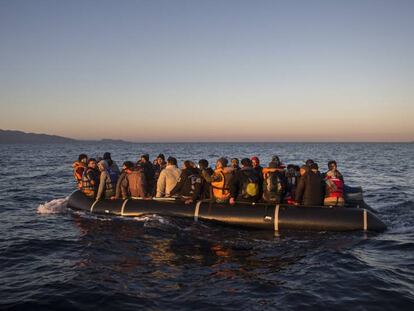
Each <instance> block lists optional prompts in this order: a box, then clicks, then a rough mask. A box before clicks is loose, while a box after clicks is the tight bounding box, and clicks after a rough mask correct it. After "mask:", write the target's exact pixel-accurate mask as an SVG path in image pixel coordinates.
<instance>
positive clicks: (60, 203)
mask: <svg viewBox="0 0 414 311" xmlns="http://www.w3.org/2000/svg"><path fill="white" fill-rule="evenodd" d="M68 200H69V198H68V197H66V198H60V199H53V200H52V201H49V202H46V203H44V204H39V206H38V207H37V213H38V214H61V213H64V212H66V211H67V209H66V206H67V204H68Z"/></svg>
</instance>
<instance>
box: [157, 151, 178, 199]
mask: <svg viewBox="0 0 414 311" xmlns="http://www.w3.org/2000/svg"><path fill="white" fill-rule="evenodd" d="M180 174H181V170H180V169H179V168H178V167H177V159H176V158H174V157H168V159H167V166H166V167H165V169H163V170H162V171H161V172H160V176H159V177H158V181H157V193H156V197H157V198H163V197H170V196H171V190H172V189H174V187H175V185H176V184H177V181H178V179H179V178H180Z"/></svg>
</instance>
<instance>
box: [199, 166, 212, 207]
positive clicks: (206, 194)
mask: <svg viewBox="0 0 414 311" xmlns="http://www.w3.org/2000/svg"><path fill="white" fill-rule="evenodd" d="M198 167H199V169H200V175H201V176H202V179H201V199H202V200H204V199H210V198H211V184H210V183H209V182H207V180H206V179H205V178H204V177H203V175H202V172H203V171H204V172H205V173H204V174H206V175H208V176H209V177H211V176H212V175H213V174H214V171H213V169H212V168H211V167H209V166H208V161H207V160H206V159H201V160H200V161H198Z"/></svg>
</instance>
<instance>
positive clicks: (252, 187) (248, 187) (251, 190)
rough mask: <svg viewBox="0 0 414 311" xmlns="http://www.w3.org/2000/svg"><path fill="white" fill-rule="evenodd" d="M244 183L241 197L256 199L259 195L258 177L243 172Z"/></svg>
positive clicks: (252, 173) (251, 173)
mask: <svg viewBox="0 0 414 311" xmlns="http://www.w3.org/2000/svg"><path fill="white" fill-rule="evenodd" d="M243 174H244V175H245V176H246V181H245V182H244V184H243V188H242V197H243V198H244V199H249V198H253V197H256V196H257V195H258V194H259V177H258V176H257V175H256V174H254V172H244V173H243Z"/></svg>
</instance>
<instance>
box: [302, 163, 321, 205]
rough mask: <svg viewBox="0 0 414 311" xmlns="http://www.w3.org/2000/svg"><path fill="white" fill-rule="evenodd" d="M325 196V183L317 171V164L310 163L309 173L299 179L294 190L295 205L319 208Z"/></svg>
mask: <svg viewBox="0 0 414 311" xmlns="http://www.w3.org/2000/svg"><path fill="white" fill-rule="evenodd" d="M324 196H325V181H324V179H323V177H322V175H321V174H320V173H319V171H318V164H317V163H312V164H311V165H310V166H309V171H308V172H306V173H305V174H304V175H303V176H301V177H300V180H299V184H298V187H297V189H296V198H295V201H296V203H295V204H296V205H299V204H301V205H305V206H321V205H323V200H324Z"/></svg>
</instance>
